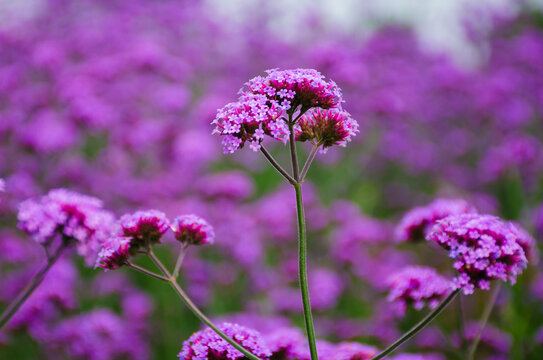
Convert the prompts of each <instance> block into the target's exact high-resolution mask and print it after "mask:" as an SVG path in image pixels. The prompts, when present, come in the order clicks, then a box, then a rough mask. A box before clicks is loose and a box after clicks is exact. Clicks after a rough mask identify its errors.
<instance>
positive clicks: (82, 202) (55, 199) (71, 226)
mask: <svg viewBox="0 0 543 360" xmlns="http://www.w3.org/2000/svg"><path fill="white" fill-rule="evenodd" d="M18 219H19V227H20V228H21V229H22V230H24V231H25V232H26V233H27V234H29V235H30V236H32V238H33V239H34V241H36V242H38V243H40V244H42V245H44V246H47V245H48V244H49V243H50V242H51V241H53V240H54V238H55V237H56V236H58V235H61V236H62V237H63V238H64V239H65V240H70V241H71V240H73V241H74V242H75V243H76V246H77V250H78V252H79V254H80V255H82V256H85V257H86V258H87V259H90V258H92V257H93V256H95V255H96V252H97V250H98V249H99V248H100V246H101V245H102V244H103V242H104V241H105V240H106V239H107V238H108V237H109V236H110V233H111V230H112V226H113V219H114V218H113V215H112V214H111V213H110V212H109V211H106V210H103V209H102V201H100V200H99V199H97V198H94V197H91V196H86V195H81V194H78V193H76V192H72V191H69V190H66V189H55V190H51V191H49V193H48V194H47V195H45V196H43V197H42V198H41V199H40V200H39V201H37V200H33V199H30V200H26V201H24V202H23V203H21V205H20V206H19V214H18Z"/></svg>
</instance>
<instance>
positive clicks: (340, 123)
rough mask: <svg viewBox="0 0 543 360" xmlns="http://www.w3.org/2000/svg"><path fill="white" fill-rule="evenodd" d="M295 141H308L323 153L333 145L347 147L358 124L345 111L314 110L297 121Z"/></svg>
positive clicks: (356, 130)
mask: <svg viewBox="0 0 543 360" xmlns="http://www.w3.org/2000/svg"><path fill="white" fill-rule="evenodd" d="M297 125H298V126H297V128H296V141H310V142H311V143H312V144H314V145H317V146H320V147H321V150H322V151H323V152H325V151H326V149H327V148H329V147H331V146H333V145H339V146H347V143H348V142H349V141H351V137H353V136H355V135H356V133H357V132H359V131H358V123H357V122H356V120H354V119H353V118H352V117H351V115H350V114H349V113H348V112H346V111H341V110H337V109H331V110H321V109H316V110H314V111H311V112H310V113H306V114H305V115H304V116H302V118H301V119H300V120H299V121H298V123H297Z"/></svg>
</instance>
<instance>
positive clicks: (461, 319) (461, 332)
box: [456, 296, 467, 352]
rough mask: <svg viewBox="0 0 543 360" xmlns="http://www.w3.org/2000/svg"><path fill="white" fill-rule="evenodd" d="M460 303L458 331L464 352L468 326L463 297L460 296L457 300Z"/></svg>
mask: <svg viewBox="0 0 543 360" xmlns="http://www.w3.org/2000/svg"><path fill="white" fill-rule="evenodd" d="M456 303H457V304H458V333H459V335H460V349H461V350H462V352H464V351H465V349H466V346H467V343H466V326H465V320H464V318H465V316H464V307H463V306H462V297H461V296H459V297H458V299H457V300H456Z"/></svg>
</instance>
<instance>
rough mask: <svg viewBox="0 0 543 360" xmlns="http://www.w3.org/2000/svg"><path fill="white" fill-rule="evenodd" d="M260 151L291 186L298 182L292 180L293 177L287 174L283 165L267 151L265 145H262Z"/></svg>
mask: <svg viewBox="0 0 543 360" xmlns="http://www.w3.org/2000/svg"><path fill="white" fill-rule="evenodd" d="M260 151H261V152H262V154H264V157H265V158H266V159H267V160H268V161H269V163H270V164H271V165H272V166H273V167H274V168H275V170H277V171H278V172H279V174H281V175H283V177H284V178H285V179H286V180H287V181H288V182H289V183H291V184H295V183H296V181H295V180H294V179H293V178H292V176H290V175H289V173H288V172H286V170H285V169H283V167H281V165H279V163H278V162H277V160H275V159H274V158H273V156H272V155H271V154H270V153H269V152H268V150H266V148H265V147H264V145H260Z"/></svg>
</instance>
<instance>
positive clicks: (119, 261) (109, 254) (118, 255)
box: [94, 236, 131, 271]
mask: <svg viewBox="0 0 543 360" xmlns="http://www.w3.org/2000/svg"><path fill="white" fill-rule="evenodd" d="M130 245H131V239H130V238H128V237H122V236H114V237H112V238H110V239H108V240H107V241H106V243H105V244H104V246H103V247H102V250H100V252H99V253H98V258H97V259H96V264H95V266H94V267H95V268H96V267H101V268H103V269H105V270H106V271H107V270H115V269H118V268H119V267H121V266H123V265H125V264H126V262H127V261H128V259H129V258H130V255H131V254H130Z"/></svg>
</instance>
